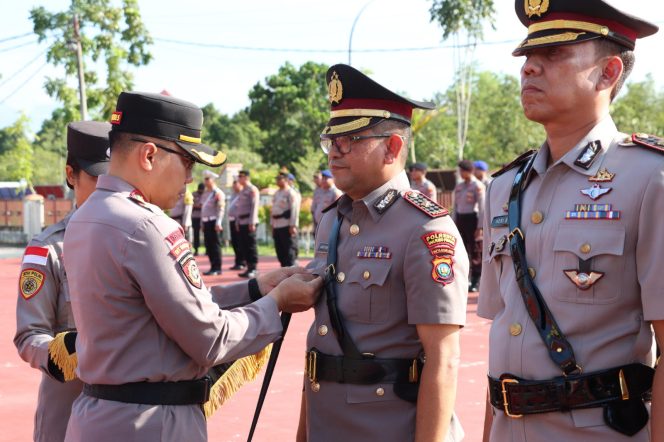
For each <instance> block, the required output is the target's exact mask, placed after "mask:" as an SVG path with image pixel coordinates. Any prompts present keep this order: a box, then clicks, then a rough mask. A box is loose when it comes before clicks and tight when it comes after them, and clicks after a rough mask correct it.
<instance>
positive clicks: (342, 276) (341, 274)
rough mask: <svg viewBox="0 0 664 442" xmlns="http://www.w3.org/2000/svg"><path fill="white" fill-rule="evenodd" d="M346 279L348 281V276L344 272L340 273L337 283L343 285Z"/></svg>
mask: <svg viewBox="0 0 664 442" xmlns="http://www.w3.org/2000/svg"><path fill="white" fill-rule="evenodd" d="M344 279H346V274H345V273H344V272H339V273H338V274H337V281H339V283H342V282H344Z"/></svg>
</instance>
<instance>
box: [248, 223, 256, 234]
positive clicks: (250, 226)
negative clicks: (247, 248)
mask: <svg viewBox="0 0 664 442" xmlns="http://www.w3.org/2000/svg"><path fill="white" fill-rule="evenodd" d="M255 231H256V224H249V232H251V233H254V232H255Z"/></svg>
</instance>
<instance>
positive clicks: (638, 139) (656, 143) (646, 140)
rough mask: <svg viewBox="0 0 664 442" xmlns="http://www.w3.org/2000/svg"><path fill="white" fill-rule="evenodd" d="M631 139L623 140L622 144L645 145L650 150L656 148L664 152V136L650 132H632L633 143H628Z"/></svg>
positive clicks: (625, 145)
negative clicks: (650, 133)
mask: <svg viewBox="0 0 664 442" xmlns="http://www.w3.org/2000/svg"><path fill="white" fill-rule="evenodd" d="M628 141H629V139H627V140H625V141H623V142H622V143H620V145H621V146H623V147H629V146H633V145H636V146H641V147H645V148H647V149H650V150H654V151H655V152H658V153H661V154H664V138H660V137H658V136H656V135H649V134H644V133H635V134H632V139H631V141H632V143H629V144H628V143H627V142H628Z"/></svg>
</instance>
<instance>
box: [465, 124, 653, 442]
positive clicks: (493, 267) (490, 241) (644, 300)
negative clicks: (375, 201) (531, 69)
mask: <svg viewBox="0 0 664 442" xmlns="http://www.w3.org/2000/svg"><path fill="white" fill-rule="evenodd" d="M625 137H626V136H625V135H624V134H620V133H619V132H618V131H617V129H616V127H615V125H614V124H613V121H612V120H611V118H610V117H606V118H605V119H604V120H603V121H602V122H600V123H599V124H598V125H597V126H596V127H595V128H594V129H592V130H591V131H590V133H588V135H586V136H585V137H584V138H583V139H582V140H581V141H580V142H579V143H578V145H576V146H575V147H574V148H573V149H572V150H570V151H569V152H568V153H567V154H565V155H564V156H563V157H562V158H561V159H560V160H558V161H557V162H556V163H554V164H552V165H551V166H548V167H547V161H548V158H549V149H548V146H547V145H546V144H545V145H543V146H542V148H541V149H540V151H539V153H538V154H537V158H536V160H535V163H534V170H533V172H532V174H531V176H532V178H531V180H530V183H529V185H528V187H527V188H526V190H525V192H524V194H523V202H522V218H521V230H522V231H523V233H524V235H525V238H526V258H527V261H528V266H529V267H531V268H532V269H533V270H534V272H535V279H534V282H535V284H537V287H538V288H539V290H540V291H541V293H542V296H543V297H544V299H545V300H546V303H547V305H548V306H549V309H550V310H551V312H552V313H553V316H554V317H555V319H556V321H557V322H558V325H559V326H560V329H561V331H562V332H563V333H564V334H565V336H566V337H567V339H568V340H569V342H570V344H571V345H572V347H573V349H574V353H575V355H576V359H577V362H578V363H579V365H581V367H582V368H583V371H584V373H589V372H593V371H597V370H602V369H607V368H611V367H615V366H619V365H624V364H629V363H632V362H642V363H646V364H652V362H653V358H652V356H653V355H652V344H653V335H652V330H651V327H650V324H649V323H648V322H647V321H651V320H661V319H664V297H662V294H663V293H664V278H662V276H661V273H662V264H663V263H664V248H662V244H664V229H662V227H661V225H660V223H659V217H660V216H661V214H662V213H664V198H662V195H664V157H662V156H661V155H659V154H656V153H654V152H651V151H648V150H647V149H645V148H641V147H636V146H633V147H622V146H620V145H619V143H620V142H622V141H623V140H624V139H625ZM594 141H599V142H600V143H601V150H600V151H599V153H598V155H597V156H596V158H595V159H594V161H593V162H592V164H590V166H589V168H588V169H585V168H584V167H580V166H579V165H577V164H575V162H576V161H577V159H578V158H580V157H581V156H582V152H583V151H584V149H585V148H586V146H587V145H588V143H590V142H594ZM601 171H607V172H608V173H610V174H614V176H613V177H612V178H611V180H610V181H604V182H594V181H592V179H594V178H596V177H597V176H599V173H600V172H601ZM515 174H516V169H513V170H511V171H509V172H507V173H505V174H504V175H501V176H499V177H497V178H496V179H494V180H493V182H492V183H491V186H490V188H489V191H488V192H487V211H486V216H485V219H484V248H485V249H484V258H483V267H482V279H481V284H480V285H481V287H482V290H481V292H480V297H479V306H478V314H479V315H480V316H482V317H484V318H488V319H492V320H493V323H492V325H491V331H490V346H489V374H490V375H491V376H492V377H496V378H497V377H499V376H500V375H501V374H503V373H511V374H513V375H515V376H517V377H521V378H524V379H539V380H541V379H551V378H553V377H556V376H560V375H561V372H560V369H559V367H558V366H557V365H555V364H554V363H553V362H552V361H551V359H550V358H549V355H548V352H547V350H546V347H545V345H544V343H543V342H542V340H541V338H540V336H539V333H538V332H537V329H536V327H535V326H534V324H533V322H532V320H531V319H530V317H529V316H528V313H527V311H526V308H525V306H524V303H523V300H522V298H521V294H520V292H519V289H518V286H517V282H516V279H515V276H514V267H513V262H512V258H511V256H510V250H509V245H508V246H506V247H504V248H500V247H498V246H497V244H499V243H500V242H501V238H502V237H503V236H504V235H506V234H508V228H507V227H490V226H491V220H492V219H493V218H495V217H497V216H502V215H505V214H506V212H505V210H504V208H503V206H504V204H505V203H507V201H508V199H509V193H510V189H511V185H512V182H513V180H514V176H515ZM595 184H597V185H599V187H600V188H602V189H605V190H606V189H611V190H610V192H605V193H604V194H603V195H601V196H599V197H598V198H596V199H595V200H593V199H592V198H590V197H589V196H588V195H586V194H585V193H582V191H584V190H586V191H587V190H588V189H591V188H593V187H594V185H595ZM592 205H596V207H593V206H592ZM575 209H583V210H585V211H586V212H583V211H581V212H579V211H578V210H575ZM607 209H608V210H607ZM570 212H577V213H582V214H583V213H586V215H581V216H588V219H571V218H570V219H568V218H569V217H570V216H576V215H574V214H573V213H570ZM594 212H612V214H608V213H599V215H596V214H595V213H594ZM616 212H619V213H616ZM595 216H602V217H604V218H599V219H593V218H594V217H595ZM609 216H611V217H613V218H608V217H609ZM588 259H590V260H591V270H592V271H594V272H597V273H602V274H603V276H602V277H601V278H600V279H599V280H597V282H595V284H594V285H592V286H591V287H590V288H588V289H587V290H581V289H579V288H577V286H576V285H575V284H574V283H573V282H572V280H571V279H570V278H569V277H568V276H567V275H566V273H565V272H566V271H574V270H578V269H579V260H588ZM517 324H518V326H520V330H521V331H520V332H519V333H518V334H517V335H516V336H513V335H512V334H510V326H512V325H517ZM648 431H649V430H648V427H646V428H644V429H643V430H642V431H641V432H639V433H638V434H637V435H635V436H634V437H632V438H630V437H627V436H624V435H621V434H620V433H618V432H616V431H613V430H611V429H610V428H608V427H607V426H606V425H605V424H604V420H603V418H602V408H592V409H586V410H573V411H571V412H554V413H544V414H537V415H530V416H525V417H523V418H522V419H518V420H515V419H510V418H508V417H506V416H505V415H504V413H503V412H502V411H499V410H495V416H494V418H493V429H492V432H491V440H492V441H494V442H502V441H527V442H540V441H542V442H544V441H551V440H552V439H551V437H552V436H551V435H554V434H555V435H556V436H555V440H561V441H562V440H564V441H584V442H586V441H591V442H594V441H609V440H610V441H647V440H650V439H649V435H648Z"/></svg>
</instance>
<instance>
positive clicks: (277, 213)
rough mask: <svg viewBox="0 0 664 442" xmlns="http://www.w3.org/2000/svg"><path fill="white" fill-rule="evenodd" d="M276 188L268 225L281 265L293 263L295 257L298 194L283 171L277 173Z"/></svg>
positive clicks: (298, 210) (286, 265) (298, 215)
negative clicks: (270, 227)
mask: <svg viewBox="0 0 664 442" xmlns="http://www.w3.org/2000/svg"><path fill="white" fill-rule="evenodd" d="M277 186H278V187H279V190H277V191H276V192H275V194H274V198H273V199H272V209H271V211H270V225H271V226H272V237H273V238H274V248H275V250H276V251H277V259H279V263H280V264H281V267H288V266H292V265H294V264H295V260H296V259H297V247H298V245H297V227H298V225H299V219H300V195H299V194H298V193H297V192H296V191H295V189H293V188H292V187H291V186H290V184H289V181H288V177H287V175H286V174H284V173H280V174H279V175H277Z"/></svg>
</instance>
